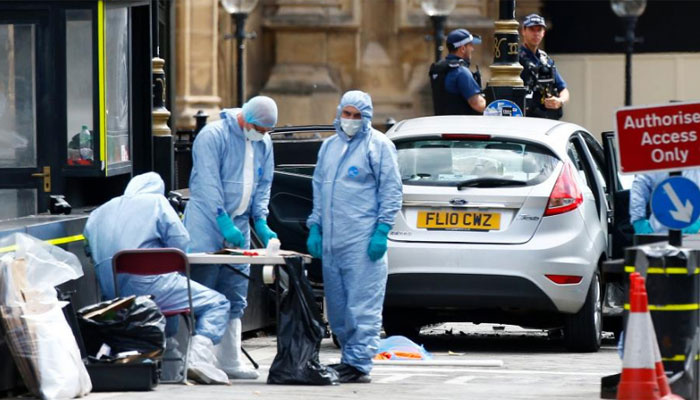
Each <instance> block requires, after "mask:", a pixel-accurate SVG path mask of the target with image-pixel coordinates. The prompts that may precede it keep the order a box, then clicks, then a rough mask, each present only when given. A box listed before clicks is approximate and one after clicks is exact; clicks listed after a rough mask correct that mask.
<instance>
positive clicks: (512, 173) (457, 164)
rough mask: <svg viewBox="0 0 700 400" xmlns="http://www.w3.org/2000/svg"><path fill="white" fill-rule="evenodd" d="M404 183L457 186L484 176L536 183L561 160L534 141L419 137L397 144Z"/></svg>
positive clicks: (527, 183) (545, 177)
mask: <svg viewBox="0 0 700 400" xmlns="http://www.w3.org/2000/svg"><path fill="white" fill-rule="evenodd" d="M396 149H397V151H398V159H399V169H400V171H401V178H402V180H403V182H404V184H409V185H439V186H457V185H458V184H459V183H460V182H464V181H466V180H472V179H480V178H494V179H498V180H499V181H507V180H512V181H520V182H523V183H524V184H526V185H535V184H538V183H540V182H543V181H544V180H545V179H547V177H549V176H550V175H551V173H552V171H553V170H554V168H555V167H556V165H557V163H558V162H559V160H558V159H557V158H556V157H555V156H554V155H553V154H552V153H551V152H550V151H549V150H547V149H545V148H543V147H541V146H539V145H536V144H531V143H523V142H516V141H512V142H511V141H500V140H488V139H484V140H460V139H419V140H404V141H400V142H397V143H396Z"/></svg>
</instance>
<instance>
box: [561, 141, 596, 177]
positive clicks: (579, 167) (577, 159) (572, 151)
mask: <svg viewBox="0 0 700 400" xmlns="http://www.w3.org/2000/svg"><path fill="white" fill-rule="evenodd" d="M566 154H567V155H568V156H569V158H570V159H571V162H572V163H573V164H574V166H575V167H576V171H578V174H579V176H580V177H581V179H583V181H584V182H585V183H586V186H588V187H591V185H590V183H589V182H588V179H587V178H586V170H585V169H584V166H583V159H582V154H579V152H578V150H577V149H576V146H575V145H574V143H573V142H569V144H568V146H567V148H566Z"/></svg>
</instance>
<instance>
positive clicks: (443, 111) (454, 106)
mask: <svg viewBox="0 0 700 400" xmlns="http://www.w3.org/2000/svg"><path fill="white" fill-rule="evenodd" d="M467 66H468V64H467V63H466V62H465V61H464V60H462V59H459V60H449V61H448V60H446V59H443V60H440V61H438V62H436V63H433V64H432V65H431V66H430V72H429V73H428V74H429V76H430V87H431V89H432V92H433V111H434V112H435V115H482V114H481V113H479V112H477V111H475V110H474V109H473V108H471V106H470V105H469V102H467V100H465V99H464V98H463V97H462V95H461V94H459V93H456V94H453V93H450V92H448V91H447V89H445V78H446V77H447V73H448V72H450V71H452V70H453V69H455V68H460V67H465V68H466V67H467Z"/></svg>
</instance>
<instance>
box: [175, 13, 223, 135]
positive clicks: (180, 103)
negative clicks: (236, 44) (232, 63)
mask: <svg viewBox="0 0 700 400" xmlns="http://www.w3.org/2000/svg"><path fill="white" fill-rule="evenodd" d="M218 10H219V2H218V0H177V1H176V2H175V20H176V26H177V30H176V43H177V46H176V54H175V59H176V65H175V75H176V93H177V96H176V98H175V107H174V108H175V109H174V110H173V111H174V114H175V116H174V122H175V127H177V128H180V129H192V128H194V123H195V120H194V118H193V117H194V115H195V114H196V113H197V111H198V110H204V112H206V113H207V114H209V115H210V116H211V118H210V120H214V119H218V116H219V110H220V108H219V107H220V104H221V98H220V97H219V94H218V83H217V79H218V73H217V57H218V54H217V50H218V46H217V40H218V37H219V28H218V12H219V11H218Z"/></svg>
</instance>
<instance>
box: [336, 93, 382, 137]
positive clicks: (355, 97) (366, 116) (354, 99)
mask: <svg viewBox="0 0 700 400" xmlns="http://www.w3.org/2000/svg"><path fill="white" fill-rule="evenodd" d="M345 106H353V107H355V108H357V109H358V110H359V111H360V114H362V128H361V129H360V130H359V131H358V132H357V133H356V134H355V136H353V137H352V138H355V137H358V136H359V137H365V136H367V135H368V134H369V132H370V131H371V130H372V115H373V113H374V109H373V108H372V98H371V97H369V94H367V93H365V92H363V91H360V90H350V91H348V92H345V94H344V95H343V97H342V98H341V99H340V104H338V109H337V110H336V113H335V120H333V126H334V127H335V132H336V133H337V134H338V136H339V137H341V138H342V139H343V140H345V141H346V142H347V141H350V140H351V139H352V138H351V137H349V136H348V135H346V134H345V132H343V129H342V128H341V127H340V114H341V112H342V111H343V107H345Z"/></svg>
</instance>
